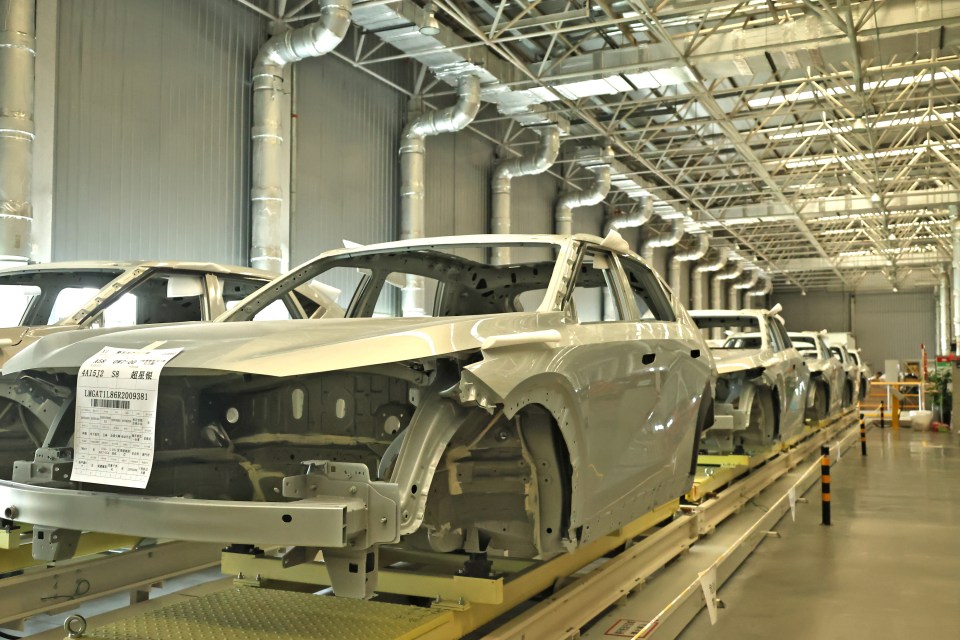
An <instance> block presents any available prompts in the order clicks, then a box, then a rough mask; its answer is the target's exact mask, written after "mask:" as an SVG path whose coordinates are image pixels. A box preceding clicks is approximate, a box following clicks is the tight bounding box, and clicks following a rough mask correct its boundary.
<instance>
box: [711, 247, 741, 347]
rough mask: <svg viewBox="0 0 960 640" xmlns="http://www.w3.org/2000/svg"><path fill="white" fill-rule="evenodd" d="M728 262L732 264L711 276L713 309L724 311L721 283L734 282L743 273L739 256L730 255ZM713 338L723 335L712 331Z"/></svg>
mask: <svg viewBox="0 0 960 640" xmlns="http://www.w3.org/2000/svg"><path fill="white" fill-rule="evenodd" d="M729 261H733V264H730V265H729V266H728V267H727V268H726V269H725V270H723V271H718V272H717V273H716V274H715V275H714V276H713V291H712V292H711V293H712V297H713V308H714V309H726V308H727V301H726V300H725V299H724V295H723V294H724V289H723V283H724V282H726V281H727V280H735V279H737V278H739V277H740V274H741V273H743V269H744V266H745V265H744V263H743V258H741V257H740V256H738V255H736V254H733V253H731V254H730V257H729ZM712 331H713V337H714V338H722V337H723V334H722V332H721V330H720V329H713V330H712Z"/></svg>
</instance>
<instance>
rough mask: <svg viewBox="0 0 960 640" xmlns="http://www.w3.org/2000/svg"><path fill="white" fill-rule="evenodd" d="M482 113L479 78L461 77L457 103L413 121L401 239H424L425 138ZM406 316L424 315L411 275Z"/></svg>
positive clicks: (403, 171) (403, 159)
mask: <svg viewBox="0 0 960 640" xmlns="http://www.w3.org/2000/svg"><path fill="white" fill-rule="evenodd" d="M479 110H480V79H479V78H478V77H477V76H475V75H465V76H461V77H460V78H459V80H458V81H457V103H456V104H454V105H453V106H451V107H447V108H446V109H440V110H439V111H428V112H426V113H423V114H421V115H420V116H418V117H417V118H415V119H413V120H411V121H410V122H409V123H408V124H407V126H406V128H405V129H404V130H403V137H402V139H401V141H400V189H401V192H400V239H401V240H410V239H413V238H422V237H424V233H425V228H426V209H425V197H426V155H425V154H426V139H427V137H429V136H435V135H439V134H441V133H454V132H456V131H460V130H462V129H465V128H466V127H467V125H469V124H470V123H471V122H473V119H474V118H475V117H477V112H478V111H479ZM402 305H403V315H404V317H409V316H422V315H423V314H424V308H423V306H424V297H423V278H422V277H421V276H414V275H408V276H407V284H406V286H404V288H403V303H402Z"/></svg>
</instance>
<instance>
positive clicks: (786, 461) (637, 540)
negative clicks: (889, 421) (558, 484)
mask: <svg viewBox="0 0 960 640" xmlns="http://www.w3.org/2000/svg"><path fill="white" fill-rule="evenodd" d="M856 423H857V415H856V413H855V412H853V411H850V410H848V411H846V412H844V413H842V414H840V415H838V416H837V417H835V418H833V419H832V420H828V421H825V422H824V423H823V424H821V425H817V428H814V429H809V430H808V432H807V433H806V434H805V435H804V437H805V439H803V440H802V441H799V442H792V443H786V444H785V445H783V446H778V447H776V448H775V450H772V451H768V452H766V453H765V454H763V455H761V456H755V457H754V458H750V459H747V460H743V459H739V460H732V461H729V464H728V465H726V466H725V465H724V464H723V461H718V460H716V459H706V460H702V461H701V462H706V463H708V464H709V465H711V466H712V467H715V468H716V469H721V470H729V471H730V473H729V475H727V476H726V477H724V478H720V479H718V478H717V475H716V474H711V475H709V476H708V475H707V474H703V476H702V477H698V481H697V484H698V488H699V491H698V492H697V493H696V496H697V497H698V499H699V504H693V505H689V506H687V507H684V508H682V509H680V512H679V514H678V515H676V516H675V517H673V519H672V521H670V522H669V523H668V524H666V525H664V526H660V525H661V524H662V523H663V522H664V521H665V520H668V519H669V518H670V517H671V516H673V515H674V514H676V513H677V509H678V506H679V505H678V503H677V502H673V503H669V504H667V505H663V506H662V507H661V508H660V509H657V510H655V511H654V512H652V513H650V514H647V515H646V516H644V517H643V518H641V519H639V520H638V521H636V522H634V523H631V525H629V526H627V527H624V528H623V529H621V530H619V531H616V532H613V533H611V534H610V535H609V536H606V537H604V538H602V539H600V540H597V541H595V542H594V543H592V544H590V545H585V546H584V547H583V548H581V549H578V550H577V551H575V552H574V553H570V554H565V555H563V556H560V557H558V558H556V559H554V560H551V561H549V562H545V563H539V564H536V563H529V562H524V561H517V560H503V561H498V562H495V570H496V571H501V572H503V575H502V576H501V577H497V578H492V579H474V578H465V577H463V576H458V575H456V573H455V571H452V565H451V564H450V556H449V555H443V554H441V555H440V556H439V557H438V556H434V555H433V554H416V553H414V552H409V551H405V550H399V549H397V550H394V549H390V548H385V549H383V550H382V552H381V557H382V558H383V559H386V560H388V561H401V562H405V563H408V564H411V565H416V566H417V567H420V563H426V562H429V561H431V560H434V561H436V567H435V568H434V569H433V570H431V571H424V570H422V567H420V568H418V570H417V571H416V572H415V573H405V572H404V571H403V569H402V565H401V564H398V565H397V568H395V569H385V570H382V571H381V574H380V581H381V587H382V588H383V589H382V590H383V591H385V592H393V593H406V594H408V595H410V596H415V597H417V598H418V599H420V600H421V601H422V600H423V599H424V598H429V599H430V600H432V601H433V605H432V606H431V607H429V608H428V607H423V606H414V605H405V604H389V603H387V602H363V601H356V600H347V599H343V598H322V597H314V596H309V595H304V594H303V593H295V592H294V591H286V590H283V589H282V588H277V587H285V588H287V589H290V588H291V586H290V584H291V583H296V582H301V583H304V584H310V585H324V584H328V582H327V581H326V580H325V577H324V572H325V569H324V568H323V565H322V563H306V564H304V565H299V566H297V567H292V568H288V569H282V568H281V567H280V566H279V561H278V560H276V559H275V558H274V557H271V556H270V555H269V554H265V555H260V556H253V555H249V556H248V555H246V554H237V553H224V555H223V557H222V565H223V570H224V571H228V572H230V573H231V574H232V575H234V576H237V577H238V578H240V579H238V580H234V582H233V584H232V585H229V586H225V587H224V588H223V589H220V590H218V591H214V592H213V593H208V594H206V595H203V596H200V597H197V598H189V599H187V600H183V599H181V600H180V601H179V602H177V603H176V604H174V605H171V606H170V607H160V606H158V605H159V602H152V603H148V604H149V605H151V606H150V609H149V611H148V612H147V613H145V614H143V616H138V615H137V612H138V607H141V606H143V605H137V606H134V607H131V608H130V609H129V611H128V612H126V614H125V615H122V616H119V617H120V619H119V620H118V621H116V622H111V623H108V624H105V625H98V624H97V620H96V619H94V620H92V621H91V622H92V623H93V624H91V626H90V629H89V630H88V631H87V633H86V636H85V637H89V638H103V639H106V638H116V637H124V638H127V639H129V640H148V639H149V640H161V639H163V640H166V639H167V638H169V637H170V636H169V635H167V634H165V633H163V631H162V630H161V629H162V624H160V621H163V620H170V619H174V618H175V619H176V620H177V621H178V622H177V624H178V625H180V626H178V629H180V630H181V633H182V634H183V635H182V636H181V637H201V636H202V637H203V638H224V640H226V639H227V638H230V640H243V639H245V638H259V637H263V631H264V629H263V627H262V626H259V625H258V624H254V623H251V624H250V625H246V624H239V625H238V624H233V623H231V624H226V623H225V622H224V621H225V620H227V619H228V618H227V617H225V616H227V609H229V607H231V606H234V605H233V604H231V603H236V606H237V607H239V608H240V609H243V610H248V609H250V610H256V611H262V612H269V617H270V620H271V621H272V622H271V625H272V626H271V627H270V628H271V629H272V630H274V631H276V632H277V633H278V634H279V635H274V636H273V637H278V638H290V639H291V640H296V639H299V638H312V639H313V640H320V639H325V638H330V639H333V638H337V639H340V638H349V637H354V636H352V635H349V634H347V627H345V626H343V625H344V624H347V623H346V622H343V621H345V620H349V621H350V622H349V625H350V626H349V632H350V633H354V631H356V630H357V629H359V631H356V633H359V634H360V635H357V637H363V638H366V639H377V638H383V640H401V639H403V640H413V639H417V640H428V639H429V640H434V639H450V638H461V637H464V636H467V637H472V638H479V637H483V638H488V639H490V640H507V639H518V640H519V639H521V638H525V639H530V638H571V637H576V636H578V635H579V634H580V633H581V630H583V629H586V628H587V627H588V626H589V625H590V624H591V622H592V621H594V620H595V619H596V618H597V617H598V616H600V615H601V614H602V613H603V612H604V611H605V610H607V609H608V608H609V607H610V606H611V605H613V604H615V603H616V602H617V601H618V600H621V599H624V598H626V597H627V596H628V595H629V594H630V593H632V592H633V591H634V590H635V589H637V588H638V587H639V586H641V585H643V584H644V583H646V582H647V581H648V580H653V581H655V580H657V579H658V578H657V577H655V574H657V573H658V572H660V571H661V570H662V569H663V568H664V567H665V566H667V565H669V564H671V563H672V562H673V561H674V560H675V559H676V558H677V557H678V556H681V554H683V552H684V551H685V550H687V549H690V548H691V547H693V546H695V545H697V543H698V541H700V540H701V539H703V538H704V536H709V535H710V534H712V533H713V532H714V531H715V529H716V528H717V526H718V525H719V524H720V523H721V522H723V521H724V520H726V519H728V518H730V516H731V515H733V514H736V513H737V512H738V511H739V510H741V509H742V508H743V507H744V505H745V504H747V503H748V502H749V501H750V500H752V499H753V498H754V497H755V496H757V495H758V494H759V493H760V492H762V491H763V490H764V489H766V488H767V487H770V486H771V485H772V484H773V483H775V482H777V480H778V479H780V478H782V477H783V476H784V475H785V474H787V473H789V472H790V471H791V470H792V469H794V468H797V467H798V465H800V464H802V463H803V461H804V460H806V459H808V458H809V457H810V456H812V455H814V454H816V452H817V451H818V450H819V447H820V446H821V444H823V443H826V442H830V441H831V440H833V439H834V438H835V437H837V435H838V434H841V433H842V432H844V431H845V430H847V429H850V428H851V427H853V426H854V425H855V424H856ZM857 435H858V434H857V433H856V430H855V429H851V433H850V437H852V438H855V437H856V436H857ZM848 439H849V438H847V437H846V436H845V440H844V441H847V440H848ZM718 462H719V464H718ZM734 472H735V473H734ZM720 480H724V482H723V483H722V484H721V483H720ZM781 515H782V513H781ZM770 517H771V518H772V517H773V515H771V516H770ZM777 519H779V518H777ZM774 522H775V520H774ZM707 539H709V538H707ZM756 544H759V540H756V541H754V540H753V539H752V538H751V539H750V544H741V545H740V547H739V550H738V551H737V552H736V553H733V552H731V553H730V554H729V557H731V558H733V557H735V558H737V559H738V564H739V562H742V560H743V558H745V557H746V555H747V554H748V553H749V551H750V550H752V548H753V547H755V546H756ZM751 545H752V546H751ZM621 548H622V549H623V550H622V551H620V552H619V553H617V554H616V555H615V556H614V557H612V558H611V559H609V560H606V561H602V560H599V559H601V558H602V557H603V556H604V555H606V554H609V553H611V552H613V551H614V550H618V549H621ZM391 554H393V555H392V556H391ZM391 558H392V560H391ZM598 560H599V561H600V562H602V564H600V565H599V566H595V565H597V561H598ZM591 563H592V564H591ZM731 570H732V569H731ZM581 574H583V575H581ZM281 579H282V580H283V581H284V583H283V584H280V583H279V582H278V581H279V580H281ZM564 581H566V586H565V587H563V588H561V589H559V590H558V591H557V592H556V593H554V594H553V595H551V596H549V597H548V598H546V599H545V600H543V601H541V602H539V603H536V604H533V605H532V606H529V605H530V600H531V598H533V597H534V596H536V595H538V594H542V593H544V592H546V591H548V590H549V589H550V588H551V586H553V585H555V584H561V583H563V582H564ZM687 586H688V585H687ZM294 589H295V590H297V591H302V590H303V589H302V588H297V587H294ZM647 589H649V586H647V587H646V588H645V589H644V590H643V593H646V590H647ZM678 594H679V597H681V598H682V601H683V609H684V611H686V610H688V609H689V610H691V611H693V614H694V615H695V613H696V611H699V609H700V608H702V607H703V606H704V599H703V597H702V594H701V596H700V599H699V601H698V600H697V598H696V593H695V590H688V589H686V588H684V589H681V590H680V591H679V592H678ZM678 594H674V595H678ZM304 598H307V600H303V599H304ZM395 598H396V597H395V596H394V597H393V599H395ZM300 600H303V602H302V603H301V602H300ZM318 600H319V601H322V602H320V603H315V601H318ZM174 607H176V609H175V610H174ZM385 607H386V609H385ZM225 608H226V609H225ZM677 609H679V607H674V608H673V609H671V610H670V611H669V612H667V613H665V614H664V615H663V616H662V618H661V620H662V622H660V623H657V625H654V628H653V629H648V632H650V635H648V636H644V637H653V635H652V633H654V632H655V633H656V634H657V635H656V637H663V633H664V631H665V630H666V629H667V628H668V627H669V626H672V625H676V624H679V622H680V621H682V618H683V616H677V615H676V613H675V611H676V610H677ZM321 610H322V612H321ZM388 610H389V612H390V613H388V614H386V615H387V618H389V619H391V620H396V621H397V622H396V624H394V625H387V628H386V630H384V628H383V627H382V625H381V626H378V625H380V623H379V622H377V623H374V622H370V623H369V625H368V623H367V622H365V620H366V618H365V614H364V612H370V615H371V616H372V618H373V619H376V620H380V619H381V618H380V617H379V616H381V614H382V613H383V612H384V611H388ZM307 611H315V615H304V612H307ZM516 611H522V613H519V614H518V613H516ZM165 612H166V613H165ZM408 614H409V615H408ZM117 617H118V616H117V615H116V614H114V615H112V616H110V618H111V619H114V620H116V619H117ZM146 618H149V620H147V622H143V620H144V619H146ZM668 618H669V619H670V620H672V623H671V625H667V624H666V621H667V619H668ZM332 620H333V621H336V620H339V621H341V623H342V624H341V623H338V624H331V621H332ZM150 621H153V622H150ZM614 622H616V621H614ZM685 624H686V623H684V625H685ZM184 625H186V626H184ZM190 625H195V626H190ZM365 625H367V626H365ZM680 628H681V629H682V626H681V627H680ZM191 629H192V630H193V631H191ZM201 632H202V633H201ZM118 634H120V635H119V636H118ZM61 635H62V634H61ZM47 637H53V636H47Z"/></svg>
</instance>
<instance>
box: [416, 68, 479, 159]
mask: <svg viewBox="0 0 960 640" xmlns="http://www.w3.org/2000/svg"><path fill="white" fill-rule="evenodd" d="M457 96H458V98H457V103H456V104H455V105H453V106H452V107H447V108H446V109H441V110H439V111H430V112H428V113H424V114H422V115H420V117H418V118H416V119H414V120H412V121H410V122H409V123H408V124H407V127H406V129H404V130H403V142H402V143H401V147H400V151H401V152H408V151H410V150H413V151H419V150H422V146H423V138H425V137H427V136H435V135H439V134H441V133H454V132H456V131H461V130H463V129H465V128H466V127H467V125H469V124H470V123H471V122H473V119H474V118H476V117H477V112H478V111H480V78H478V77H477V76H474V75H468V76H461V77H460V79H459V80H458V82H457Z"/></svg>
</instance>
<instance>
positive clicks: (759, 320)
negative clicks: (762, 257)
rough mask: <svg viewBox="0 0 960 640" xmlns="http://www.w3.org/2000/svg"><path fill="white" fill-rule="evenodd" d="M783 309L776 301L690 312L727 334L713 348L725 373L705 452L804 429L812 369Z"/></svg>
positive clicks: (747, 446)
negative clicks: (789, 330)
mask: <svg viewBox="0 0 960 640" xmlns="http://www.w3.org/2000/svg"><path fill="white" fill-rule="evenodd" d="M779 311H780V307H779V305H777V306H775V307H774V308H773V309H771V310H769V311H767V310H750V309H744V310H740V311H727V310H703V311H691V312H690V315H691V317H693V321H694V322H695V323H696V324H697V326H698V327H699V328H700V329H701V331H704V332H707V331H711V330H717V329H719V330H721V331H723V332H724V333H725V334H726V335H725V336H724V338H723V339H722V346H721V347H713V348H712V351H713V356H714V359H715V360H716V363H717V371H718V372H719V374H720V377H719V379H718V380H717V395H716V399H715V400H716V404H715V407H716V408H715V411H716V416H717V420H716V422H715V423H714V425H713V427H711V428H710V429H708V430H707V431H705V432H704V434H703V446H704V449H705V450H706V451H709V452H711V453H730V452H755V451H757V450H759V449H762V448H764V447H767V446H769V445H770V444H772V443H773V442H777V441H782V440H788V439H790V438H791V437H793V436H795V435H797V434H799V433H800V431H801V430H802V429H803V426H804V411H805V409H806V404H807V393H808V391H809V385H810V372H809V370H808V369H807V366H806V364H805V363H804V361H803V357H802V356H801V355H800V354H799V353H798V352H797V350H796V349H794V348H793V345H792V344H791V342H790V338H788V337H787V332H786V330H785V329H784V326H783V322H782V320H781V319H780V317H779V316H778V315H777V314H778V313H779Z"/></svg>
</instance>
